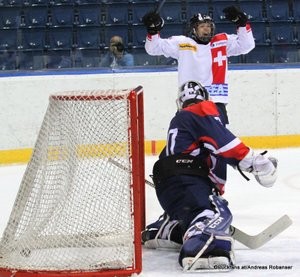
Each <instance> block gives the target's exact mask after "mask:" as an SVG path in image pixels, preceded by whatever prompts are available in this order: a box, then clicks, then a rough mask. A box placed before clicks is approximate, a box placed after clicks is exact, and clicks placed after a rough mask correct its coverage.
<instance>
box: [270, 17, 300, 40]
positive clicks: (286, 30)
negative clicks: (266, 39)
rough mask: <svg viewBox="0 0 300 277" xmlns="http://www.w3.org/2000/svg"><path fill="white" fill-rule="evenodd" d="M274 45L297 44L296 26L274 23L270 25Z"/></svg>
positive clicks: (287, 23)
mask: <svg viewBox="0 0 300 277" xmlns="http://www.w3.org/2000/svg"><path fill="white" fill-rule="evenodd" d="M270 38H271V43H272V44H296V43H297V41H296V40H295V32H294V26H293V24H292V23H291V22H286V23H283V22H272V23H271V24H270Z"/></svg>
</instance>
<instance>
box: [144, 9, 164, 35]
mask: <svg viewBox="0 0 300 277" xmlns="http://www.w3.org/2000/svg"><path fill="white" fill-rule="evenodd" d="M143 23H144V25H145V26H146V28H147V32H148V34H150V35H156V34H157V33H158V32H159V31H160V30H161V29H162V28H163V26H164V20H163V19H162V18H161V17H160V15H159V14H157V13H155V12H148V13H146V14H145V15H144V16H143Z"/></svg>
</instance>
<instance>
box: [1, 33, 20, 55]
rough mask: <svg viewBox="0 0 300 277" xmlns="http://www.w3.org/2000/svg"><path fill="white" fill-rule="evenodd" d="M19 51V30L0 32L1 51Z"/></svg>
mask: <svg viewBox="0 0 300 277" xmlns="http://www.w3.org/2000/svg"><path fill="white" fill-rule="evenodd" d="M15 49H17V30H14V29H4V30H0V50H15Z"/></svg>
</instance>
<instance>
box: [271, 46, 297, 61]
mask: <svg viewBox="0 0 300 277" xmlns="http://www.w3.org/2000/svg"><path fill="white" fill-rule="evenodd" d="M273 49H274V62H275V63H297V62H300V48H299V46H297V45H277V46H274V47H273Z"/></svg>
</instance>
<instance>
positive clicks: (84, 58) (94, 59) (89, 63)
mask: <svg viewBox="0 0 300 277" xmlns="http://www.w3.org/2000/svg"><path fill="white" fill-rule="evenodd" d="M100 57H101V53H100V51H99V50H97V49H96V50H94V49H82V50H79V49H77V50H76V51H75V54H74V61H75V67H86V68H89V67H99V63H100Z"/></svg>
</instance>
